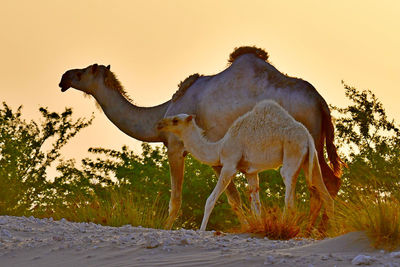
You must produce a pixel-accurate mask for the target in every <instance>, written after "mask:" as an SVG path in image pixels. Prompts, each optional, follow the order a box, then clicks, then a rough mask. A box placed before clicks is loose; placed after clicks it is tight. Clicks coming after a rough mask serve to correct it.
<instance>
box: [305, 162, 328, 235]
mask: <svg viewBox="0 0 400 267" xmlns="http://www.w3.org/2000/svg"><path fill="white" fill-rule="evenodd" d="M308 164H312V165H313V171H312V177H309V173H308V172H307V171H306V172H305V174H306V181H307V185H308V187H309V190H310V224H309V230H311V228H312V227H313V226H314V224H315V220H316V218H317V216H318V213H319V211H320V210H321V206H322V204H323V203H324V204H325V212H324V214H323V220H322V221H321V223H323V221H324V220H325V222H324V223H323V225H324V228H325V227H326V223H327V220H328V218H329V217H332V216H333V205H334V204H333V199H332V197H331V195H330V193H329V192H328V190H327V188H326V186H325V183H324V181H323V179H322V174H321V169H320V167H319V162H318V159H317V158H314V162H312V163H308ZM303 169H304V170H308V169H309V166H308V165H307V164H304V166H303ZM327 213H328V214H329V216H328V215H327Z"/></svg>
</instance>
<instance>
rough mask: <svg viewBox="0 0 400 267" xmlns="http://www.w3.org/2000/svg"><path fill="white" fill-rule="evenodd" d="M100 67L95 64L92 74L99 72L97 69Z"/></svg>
mask: <svg viewBox="0 0 400 267" xmlns="http://www.w3.org/2000/svg"><path fill="white" fill-rule="evenodd" d="M98 66H99V65H97V64H93V66H92V73H93V74H94V73H95V72H96V71H97V67H98Z"/></svg>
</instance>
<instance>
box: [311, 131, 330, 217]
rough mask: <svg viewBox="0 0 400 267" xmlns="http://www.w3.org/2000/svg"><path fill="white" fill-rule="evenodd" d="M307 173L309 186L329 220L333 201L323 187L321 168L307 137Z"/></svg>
mask: <svg viewBox="0 0 400 267" xmlns="http://www.w3.org/2000/svg"><path fill="white" fill-rule="evenodd" d="M308 136H309V137H308V173H309V177H310V179H311V184H312V185H313V186H315V187H316V189H317V191H318V193H319V195H320V197H321V199H322V202H323V203H324V205H325V210H326V212H327V215H328V217H329V218H331V217H332V216H333V209H334V204H333V199H332V197H331V195H330V194H329V192H328V189H327V188H326V186H325V183H324V181H323V179H322V173H321V167H320V165H319V160H318V156H317V150H316V149H315V144H314V139H313V138H312V136H311V135H310V134H309V135H308Z"/></svg>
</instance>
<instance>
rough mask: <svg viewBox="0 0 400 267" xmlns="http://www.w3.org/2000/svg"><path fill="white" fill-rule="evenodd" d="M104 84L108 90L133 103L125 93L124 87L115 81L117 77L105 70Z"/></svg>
mask: <svg viewBox="0 0 400 267" xmlns="http://www.w3.org/2000/svg"><path fill="white" fill-rule="evenodd" d="M104 84H105V85H106V86H107V87H108V88H110V89H113V90H115V91H117V92H119V93H120V94H121V95H122V96H123V97H125V99H127V100H128V101H129V102H131V103H133V100H132V99H131V98H130V97H129V95H128V94H127V93H126V91H125V89H124V87H123V86H122V84H121V82H120V81H119V80H118V79H117V76H115V74H114V73H113V72H112V71H110V70H108V69H107V70H105V74H104Z"/></svg>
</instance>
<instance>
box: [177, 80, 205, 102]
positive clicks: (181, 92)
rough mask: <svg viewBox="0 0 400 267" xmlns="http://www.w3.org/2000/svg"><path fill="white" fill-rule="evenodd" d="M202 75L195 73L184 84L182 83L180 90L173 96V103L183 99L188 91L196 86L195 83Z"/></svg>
mask: <svg viewBox="0 0 400 267" xmlns="http://www.w3.org/2000/svg"><path fill="white" fill-rule="evenodd" d="M201 76H202V75H200V74H198V73H195V74H192V75H190V76H189V77H187V78H186V79H185V80H184V81H183V82H180V83H179V84H178V90H177V91H176V92H175V94H174V95H173V96H172V102H175V101H177V100H178V99H179V98H181V97H182V96H183V95H184V94H185V92H186V90H187V89H188V88H189V87H190V86H192V84H194V82H195V81H197V79H198V78H200V77H201Z"/></svg>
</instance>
